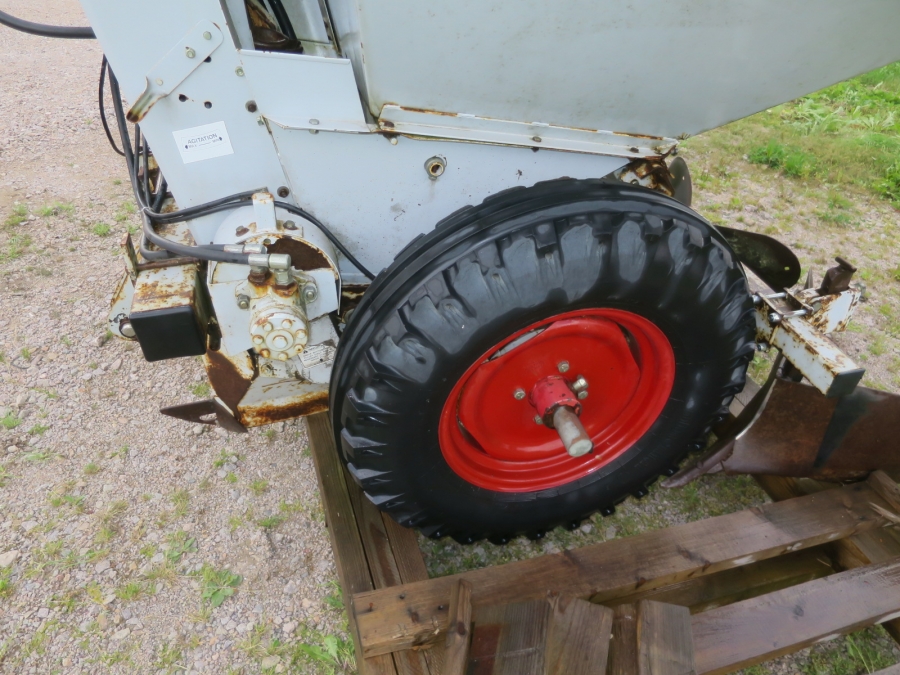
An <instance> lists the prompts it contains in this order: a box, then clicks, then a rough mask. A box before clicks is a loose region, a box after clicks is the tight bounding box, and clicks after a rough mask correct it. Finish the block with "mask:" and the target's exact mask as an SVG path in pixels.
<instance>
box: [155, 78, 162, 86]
mask: <svg viewBox="0 0 900 675" xmlns="http://www.w3.org/2000/svg"><path fill="white" fill-rule="evenodd" d="M162 83H163V81H162V78H161V77H157V78H156V84H158V85H159V86H160V87H161V86H162Z"/></svg>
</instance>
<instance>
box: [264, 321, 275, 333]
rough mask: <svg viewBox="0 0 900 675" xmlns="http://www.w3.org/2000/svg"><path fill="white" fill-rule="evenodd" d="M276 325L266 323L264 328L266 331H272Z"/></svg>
mask: <svg viewBox="0 0 900 675" xmlns="http://www.w3.org/2000/svg"><path fill="white" fill-rule="evenodd" d="M274 327H275V326H273V325H272V324H271V323H266V325H265V326H263V330H264V331H265V332H266V333H271V332H272V329H273V328H274Z"/></svg>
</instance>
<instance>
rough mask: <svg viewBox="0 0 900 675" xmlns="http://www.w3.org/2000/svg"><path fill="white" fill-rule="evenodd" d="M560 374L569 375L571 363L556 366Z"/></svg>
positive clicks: (563, 362)
mask: <svg viewBox="0 0 900 675" xmlns="http://www.w3.org/2000/svg"><path fill="white" fill-rule="evenodd" d="M556 367H557V369H558V370H559V372H561V373H568V372H569V362H568V361H560V362H559V365H557V366H556Z"/></svg>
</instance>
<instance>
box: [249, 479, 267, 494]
mask: <svg viewBox="0 0 900 675" xmlns="http://www.w3.org/2000/svg"><path fill="white" fill-rule="evenodd" d="M268 489H269V481H267V480H266V479H265V478H257V479H255V480H253V481H252V482H251V483H250V490H251V491H252V492H253V494H255V495H261V494H263V493H264V492H265V491H266V490H268Z"/></svg>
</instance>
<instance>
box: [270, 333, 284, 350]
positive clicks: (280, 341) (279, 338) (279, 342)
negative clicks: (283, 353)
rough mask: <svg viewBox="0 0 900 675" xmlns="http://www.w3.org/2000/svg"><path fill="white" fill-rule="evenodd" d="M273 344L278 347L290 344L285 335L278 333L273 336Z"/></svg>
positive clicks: (282, 347) (281, 347)
mask: <svg viewBox="0 0 900 675" xmlns="http://www.w3.org/2000/svg"><path fill="white" fill-rule="evenodd" d="M272 346H273V347H275V348H276V349H284V348H285V347H287V346H288V341H287V338H286V337H285V336H284V335H276V336H275V337H274V338H272Z"/></svg>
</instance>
